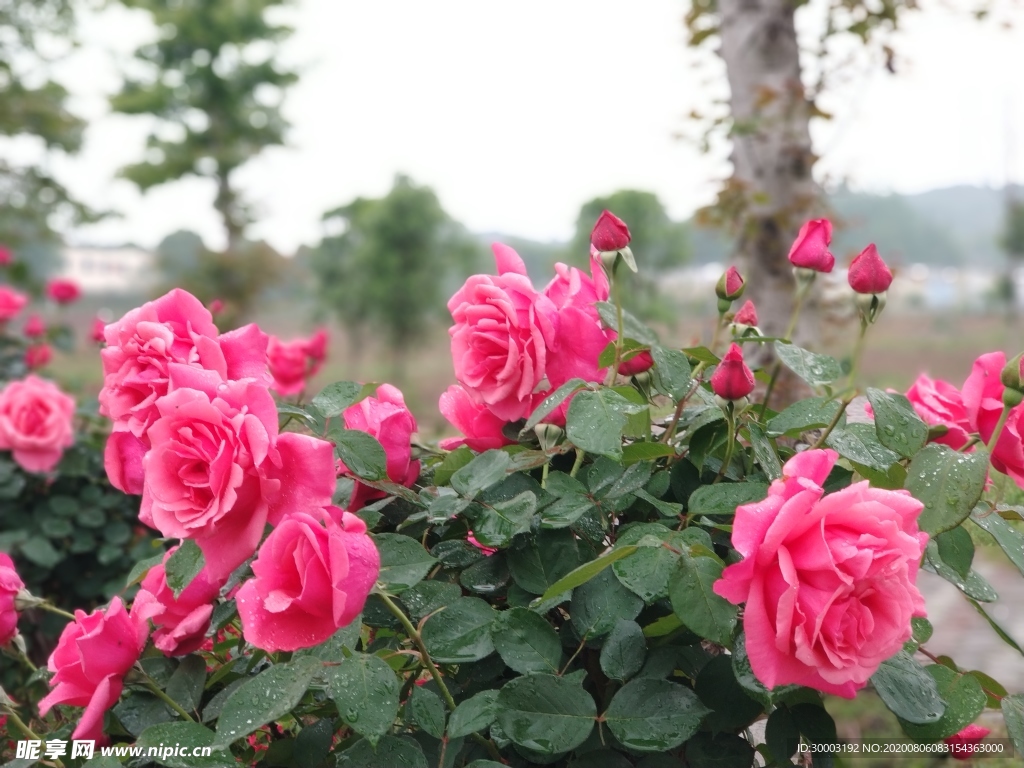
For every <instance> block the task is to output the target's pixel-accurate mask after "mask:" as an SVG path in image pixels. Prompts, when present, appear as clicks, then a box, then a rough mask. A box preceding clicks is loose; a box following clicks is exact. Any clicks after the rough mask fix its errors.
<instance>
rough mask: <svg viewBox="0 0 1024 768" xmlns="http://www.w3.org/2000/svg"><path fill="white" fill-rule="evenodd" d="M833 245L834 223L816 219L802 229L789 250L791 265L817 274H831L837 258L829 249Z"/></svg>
mask: <svg viewBox="0 0 1024 768" xmlns="http://www.w3.org/2000/svg"><path fill="white" fill-rule="evenodd" d="M831 243H832V222H831V221H829V220H828V219H814V220H812V221H808V222H807V223H805V224H804V225H803V226H802V227H800V232H799V234H798V235H797V236H796V240H795V241H794V242H793V245H792V247H791V248H790V250H789V263H790V264H792V265H793V266H794V267H802V268H803V269H810V270H813V271H815V272H831V271H832V268H833V267H834V266H835V265H836V257H835V256H833V255H832V254H831V253H830V252H829V250H828V247H829V245H830V244H831Z"/></svg>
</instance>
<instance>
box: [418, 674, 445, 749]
mask: <svg viewBox="0 0 1024 768" xmlns="http://www.w3.org/2000/svg"><path fill="white" fill-rule="evenodd" d="M409 709H410V710H411V711H412V716H413V717H414V718H416V723H417V724H418V725H419V726H420V728H422V729H423V730H424V731H426V732H427V733H429V734H430V735H431V736H433V737H434V738H435V739H440V738H441V737H443V736H444V726H445V721H446V715H445V711H444V704H442V703H441V697H439V696H438V695H437V694H436V693H434V692H433V691H431V690H429V689H427V688H424V687H423V686H422V685H414V686H413V688H412V695H411V696H410V697H409Z"/></svg>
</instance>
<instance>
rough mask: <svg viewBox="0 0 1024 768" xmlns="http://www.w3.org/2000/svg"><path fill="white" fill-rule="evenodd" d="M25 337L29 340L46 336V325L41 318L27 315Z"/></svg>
mask: <svg viewBox="0 0 1024 768" xmlns="http://www.w3.org/2000/svg"><path fill="white" fill-rule="evenodd" d="M24 331H25V335H26V336H28V337H30V338H33V339H34V338H38V337H39V336H45V335H46V323H44V322H43V318H41V317H40V316H39V315H29V318H28V320H26V321H25V328H24Z"/></svg>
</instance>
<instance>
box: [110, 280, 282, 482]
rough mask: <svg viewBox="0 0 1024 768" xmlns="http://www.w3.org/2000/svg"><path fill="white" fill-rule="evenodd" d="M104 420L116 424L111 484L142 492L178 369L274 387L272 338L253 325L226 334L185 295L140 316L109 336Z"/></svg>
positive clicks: (163, 300) (171, 296)
mask: <svg viewBox="0 0 1024 768" xmlns="http://www.w3.org/2000/svg"><path fill="white" fill-rule="evenodd" d="M105 334H106V340H107V346H106V348H105V349H103V350H102V351H101V352H100V357H101V358H102V360H103V389H101V390H100V395H99V400H100V413H102V414H103V415H105V416H109V417H110V418H111V419H113V420H114V434H112V435H111V438H110V440H108V442H107V451H106V457H105V464H106V468H107V475H108V477H109V478H110V482H111V483H112V484H113V485H114V486H115V487H116V488H118V489H120V490H122V491H125V492H126V493H135V494H138V493H141V492H142V486H141V466H142V456H143V454H145V452H146V449H147V448H148V447H149V439H148V437H147V434H146V433H147V431H148V429H149V427H150V425H152V423H153V422H154V421H155V420H156V419H157V417H158V414H157V410H156V401H157V399H159V398H160V397H162V396H163V395H166V394H167V388H168V368H169V366H170V365H171V364H173V363H180V364H183V365H188V366H193V367H195V368H197V369H206V370H209V371H213V372H215V373H217V374H218V375H219V376H220V378H222V379H224V380H229V379H246V378H253V379H256V380H258V381H260V382H263V383H265V384H267V385H269V383H270V376H269V374H268V373H267V336H266V334H264V333H263V332H262V331H261V330H260V329H259V328H258V327H257V326H255V325H247V326H245V327H243V328H239V329H238V330H236V331H231V332H230V333H225V334H220V335H218V332H217V326H215V325H214V324H213V319H212V317H211V315H210V313H209V311H208V310H207V309H206V308H205V307H204V306H203V305H202V304H201V303H200V302H199V300H198V299H197V298H196V297H195V296H193V295H192V294H190V293H188V292H186V291H183V290H181V289H179V288H176V289H174V290H173V291H171V292H170V293H168V294H166V295H164V296H162V297H160V298H159V299H156V300H155V301H151V302H147V303H146V304H143V305H142V306H141V307H139V308H137V309H133V310H132V311H131V312H129V313H128V314H126V315H125V316H124V317H122V318H121V319H120V320H118V321H116V322H114V323H111V324H110V325H108V326H107V327H106V329H105Z"/></svg>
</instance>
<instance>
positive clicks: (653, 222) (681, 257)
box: [567, 189, 690, 320]
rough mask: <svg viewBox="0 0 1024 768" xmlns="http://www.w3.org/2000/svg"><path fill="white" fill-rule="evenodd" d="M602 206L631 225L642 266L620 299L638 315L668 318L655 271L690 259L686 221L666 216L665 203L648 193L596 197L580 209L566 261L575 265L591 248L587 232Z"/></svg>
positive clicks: (672, 267) (634, 191) (633, 243)
mask: <svg viewBox="0 0 1024 768" xmlns="http://www.w3.org/2000/svg"><path fill="white" fill-rule="evenodd" d="M606 209H607V210H609V211H611V212H612V213H614V214H615V215H616V216H618V217H619V218H620V219H622V220H623V221H624V222H626V225H627V226H628V227H629V231H630V234H631V235H632V236H633V240H632V243H631V244H630V248H631V249H632V250H633V253H634V254H635V256H636V261H637V265H638V266H639V267H640V273H639V274H638V275H630V276H629V279H627V280H626V282H625V284H624V285H625V286H626V293H625V296H624V300H625V301H626V302H627V304H628V305H632V306H631V310H632V311H634V312H636V313H638V314H640V315H643V316H646V317H648V318H656V319H661V320H669V319H671V314H672V313H671V311H670V310H669V308H668V307H667V305H666V304H665V302H664V301H662V300H661V299H660V297H659V296H658V290H657V276H658V274H660V273H663V272H665V271H667V270H670V269H674V268H675V267H679V266H682V265H683V264H685V263H686V262H687V261H689V259H690V240H689V233H688V228H687V226H686V224H684V223H682V222H677V221H673V220H672V219H671V218H669V215H668V213H667V212H666V211H665V206H664V205H662V203H661V201H660V200H659V199H658V196H657V195H655V194H653V193H652V192H640V191H637V190H632V189H623V190H619V191H618V192H614V193H612V194H610V195H607V196H605V197H595V198H594V199H593V200H590V201H588V202H586V203H584V204H583V207H582V208H580V213H579V216H578V217H577V218H576V233H575V235H574V236H573V239H572V242H571V244H570V246H569V248H570V254H569V255H568V258H567V260H569V261H571V262H573V263H577V264H578V263H579V262H580V260H581V259H585V258H586V256H587V254H589V253H590V232H591V230H592V229H593V228H594V222H596V221H597V217H598V216H600V215H601V211H603V210H606Z"/></svg>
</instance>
